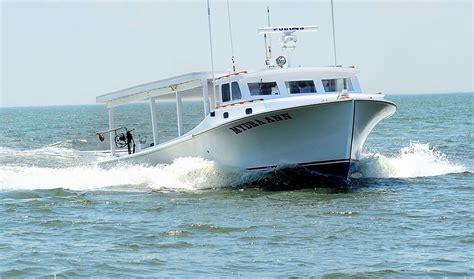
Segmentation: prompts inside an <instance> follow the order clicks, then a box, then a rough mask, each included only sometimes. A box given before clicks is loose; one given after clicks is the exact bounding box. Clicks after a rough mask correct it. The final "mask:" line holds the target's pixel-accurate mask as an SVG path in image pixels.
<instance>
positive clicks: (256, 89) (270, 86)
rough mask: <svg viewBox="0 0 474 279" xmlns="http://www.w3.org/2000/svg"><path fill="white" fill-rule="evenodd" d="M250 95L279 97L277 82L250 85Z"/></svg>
mask: <svg viewBox="0 0 474 279" xmlns="http://www.w3.org/2000/svg"><path fill="white" fill-rule="evenodd" d="M248 85H249V91H250V95H252V96H258V95H279V94H280V91H278V86H277V83H276V82H254V83H249V84H248Z"/></svg>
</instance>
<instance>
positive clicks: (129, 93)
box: [96, 72, 212, 107]
mask: <svg viewBox="0 0 474 279" xmlns="http://www.w3.org/2000/svg"><path fill="white" fill-rule="evenodd" d="M204 80H207V82H208V83H209V82H210V81H212V73H211V72H194V73H189V74H185V75H180V76H176V77H171V78H167V79H162V80H159V81H154V82H150V83H145V84H141V85H137V86H134V87H130V88H127V89H123V90H119V91H115V92H111V93H108V94H104V95H101V96H98V97H97V98H96V101H97V103H106V104H107V106H108V107H116V106H119V105H122V104H126V103H130V102H135V101H142V100H147V99H150V98H153V97H162V96H165V95H169V94H174V93H175V92H176V91H179V92H180V93H182V94H186V95H190V96H192V97H199V96H202V92H200V91H198V90H193V89H196V88H199V87H202V83H203V81H204Z"/></svg>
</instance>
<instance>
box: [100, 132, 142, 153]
mask: <svg viewBox="0 0 474 279" xmlns="http://www.w3.org/2000/svg"><path fill="white" fill-rule="evenodd" d="M134 130H135V129H131V130H128V129H127V127H119V128H115V129H111V130H107V131H102V132H98V133H96V135H97V136H98V137H99V140H100V141H104V139H105V137H104V134H105V133H111V132H114V133H115V137H114V143H115V146H116V147H118V148H124V147H125V146H126V147H127V150H128V154H133V153H135V140H134V139H133V135H132V131H134Z"/></svg>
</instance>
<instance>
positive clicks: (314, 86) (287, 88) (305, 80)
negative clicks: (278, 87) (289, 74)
mask: <svg viewBox="0 0 474 279" xmlns="http://www.w3.org/2000/svg"><path fill="white" fill-rule="evenodd" d="M298 82H306V83H312V86H311V89H312V90H314V91H311V92H291V89H292V88H291V87H290V83H298ZM284 84H285V87H286V90H287V91H288V94H289V95H296V94H316V93H318V88H317V86H316V82H314V80H313V79H304V80H286V81H284ZM298 89H299V90H301V87H299V86H298Z"/></svg>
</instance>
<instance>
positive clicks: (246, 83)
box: [216, 67, 361, 107]
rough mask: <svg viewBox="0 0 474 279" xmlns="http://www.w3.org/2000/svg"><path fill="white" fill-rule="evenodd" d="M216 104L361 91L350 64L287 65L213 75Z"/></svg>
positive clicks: (354, 71)
mask: <svg viewBox="0 0 474 279" xmlns="http://www.w3.org/2000/svg"><path fill="white" fill-rule="evenodd" d="M216 87H217V96H216V97H217V102H216V107H221V106H226V105H231V104H236V103H239V102H243V101H250V100H257V99H258V100H262V99H263V100H267V99H274V98H281V97H293V96H302V95H313V94H318V95H321V94H335V93H340V92H342V91H344V90H345V91H347V92H349V93H361V88H360V85H359V81H358V79H357V77H356V70H355V69H354V68H341V67H328V68H287V69H272V70H266V71H260V72H253V73H247V72H239V73H235V74H229V75H225V76H222V77H218V78H217V79H216Z"/></svg>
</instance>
